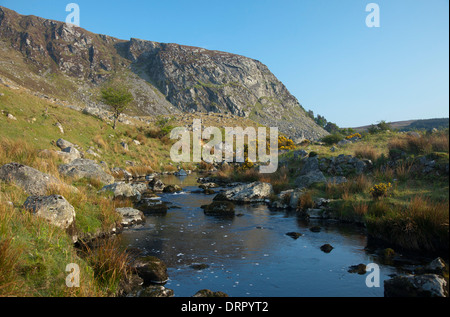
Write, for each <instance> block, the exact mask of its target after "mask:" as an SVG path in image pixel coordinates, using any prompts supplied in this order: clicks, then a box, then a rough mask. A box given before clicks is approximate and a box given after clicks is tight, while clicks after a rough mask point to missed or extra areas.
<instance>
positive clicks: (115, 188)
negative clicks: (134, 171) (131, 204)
mask: <svg viewBox="0 0 450 317" xmlns="http://www.w3.org/2000/svg"><path fill="white" fill-rule="evenodd" d="M100 192H110V193H112V194H113V195H114V198H133V199H135V200H140V199H141V193H140V192H139V191H138V190H137V189H136V188H135V187H134V186H132V185H131V184H127V183H123V182H121V183H114V184H110V185H106V186H104V187H103V188H102V189H100Z"/></svg>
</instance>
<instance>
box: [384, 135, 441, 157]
mask: <svg viewBox="0 0 450 317" xmlns="http://www.w3.org/2000/svg"><path fill="white" fill-rule="evenodd" d="M388 148H389V150H390V151H403V152H405V153H408V154H430V153H432V152H447V153H448V151H449V135H448V132H447V133H446V132H438V133H433V134H426V135H420V136H419V137H417V136H413V135H406V136H399V137H396V138H393V139H392V140H390V142H389V144H388Z"/></svg>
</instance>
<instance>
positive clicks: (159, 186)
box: [148, 178, 166, 192]
mask: <svg viewBox="0 0 450 317" xmlns="http://www.w3.org/2000/svg"><path fill="white" fill-rule="evenodd" d="M148 187H149V188H150V189H151V190H152V191H154V192H162V191H163V190H164V188H165V187H166V185H164V183H163V182H162V181H160V180H159V179H156V178H153V179H152V180H151V181H150V183H148Z"/></svg>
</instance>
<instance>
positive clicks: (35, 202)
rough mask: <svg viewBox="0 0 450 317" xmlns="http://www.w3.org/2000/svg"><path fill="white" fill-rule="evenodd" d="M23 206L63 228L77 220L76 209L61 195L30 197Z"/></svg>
mask: <svg viewBox="0 0 450 317" xmlns="http://www.w3.org/2000/svg"><path fill="white" fill-rule="evenodd" d="M23 208H24V209H26V210H29V211H31V212H32V213H33V214H34V215H36V216H38V217H41V218H45V219H47V220H48V221H49V222H50V223H51V224H53V225H55V226H58V227H60V228H63V229H67V228H69V227H70V225H71V224H72V223H73V221H74V220H75V209H74V208H73V206H72V205H71V204H69V202H68V201H67V200H66V199H65V198H64V197H63V196H60V195H51V196H31V197H28V198H27V200H26V201H25V203H24V205H23Z"/></svg>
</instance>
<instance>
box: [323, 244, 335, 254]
mask: <svg viewBox="0 0 450 317" xmlns="http://www.w3.org/2000/svg"><path fill="white" fill-rule="evenodd" d="M333 249H334V248H333V246H331V244H328V243H327V244H324V245H323V246H321V247H320V250H322V251H323V252H325V253H330V252H331V251H332V250H333Z"/></svg>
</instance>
